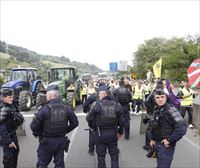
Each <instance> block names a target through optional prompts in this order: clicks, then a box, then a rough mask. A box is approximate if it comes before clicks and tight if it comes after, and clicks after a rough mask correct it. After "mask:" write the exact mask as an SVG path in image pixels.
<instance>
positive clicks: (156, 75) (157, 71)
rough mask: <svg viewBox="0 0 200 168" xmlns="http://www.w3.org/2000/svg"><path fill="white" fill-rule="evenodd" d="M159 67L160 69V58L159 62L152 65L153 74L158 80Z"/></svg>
mask: <svg viewBox="0 0 200 168" xmlns="http://www.w3.org/2000/svg"><path fill="white" fill-rule="evenodd" d="M161 67H162V58H160V59H159V61H158V62H156V63H155V64H154V65H153V73H154V76H155V78H159V77H160V76H161Z"/></svg>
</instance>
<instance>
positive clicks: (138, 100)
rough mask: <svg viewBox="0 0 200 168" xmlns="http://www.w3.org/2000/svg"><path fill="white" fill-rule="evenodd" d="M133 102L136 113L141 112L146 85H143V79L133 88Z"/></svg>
mask: <svg viewBox="0 0 200 168" xmlns="http://www.w3.org/2000/svg"><path fill="white" fill-rule="evenodd" d="M133 92H134V93H133V102H132V111H133V113H134V114H137V115H138V114H140V106H142V103H143V94H144V87H143V86H142V81H138V82H137V84H136V85H135V87H134V90H133ZM136 105H137V110H136V112H135V107H136Z"/></svg>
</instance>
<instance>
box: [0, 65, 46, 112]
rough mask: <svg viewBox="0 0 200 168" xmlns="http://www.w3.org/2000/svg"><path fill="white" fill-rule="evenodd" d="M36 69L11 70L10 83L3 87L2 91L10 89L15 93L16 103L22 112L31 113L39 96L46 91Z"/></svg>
mask: <svg viewBox="0 0 200 168" xmlns="http://www.w3.org/2000/svg"><path fill="white" fill-rule="evenodd" d="M36 71H37V70H36V68H13V69H11V76H10V82H8V83H5V84H3V85H2V86H1V89H4V88H10V89H12V90H13V93H14V103H15V104H16V105H17V106H18V108H19V110H20V111H29V110H30V109H31V107H32V106H33V105H35V104H36V97H37V94H38V93H40V92H43V91H44V90H45V87H44V84H43V82H42V80H41V77H40V76H37V74H36Z"/></svg>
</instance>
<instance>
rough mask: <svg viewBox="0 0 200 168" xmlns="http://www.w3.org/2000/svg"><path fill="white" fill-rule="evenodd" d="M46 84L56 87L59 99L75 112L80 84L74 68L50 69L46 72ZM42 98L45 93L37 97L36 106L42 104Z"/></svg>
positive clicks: (78, 99)
mask: <svg viewBox="0 0 200 168" xmlns="http://www.w3.org/2000/svg"><path fill="white" fill-rule="evenodd" d="M48 83H49V84H48V85H57V86H58V89H59V94H60V98H61V99H63V100H65V101H66V103H67V104H68V105H70V106H71V107H72V109H73V110H75V108H76V104H77V103H80V83H79V82H78V76H77V75H76V70H75V67H73V66H69V67H61V68H51V69H50V71H49V72H48ZM44 97H45V93H41V94H39V95H38V97H37V100H36V102H37V104H36V106H39V105H41V104H43V102H44V99H45V98H44Z"/></svg>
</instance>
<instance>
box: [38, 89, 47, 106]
mask: <svg viewBox="0 0 200 168" xmlns="http://www.w3.org/2000/svg"><path fill="white" fill-rule="evenodd" d="M45 104H47V98H46V94H45V93H43V92H40V93H38V94H37V96H36V107H37V108H38V107H39V106H43V105H45Z"/></svg>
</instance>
